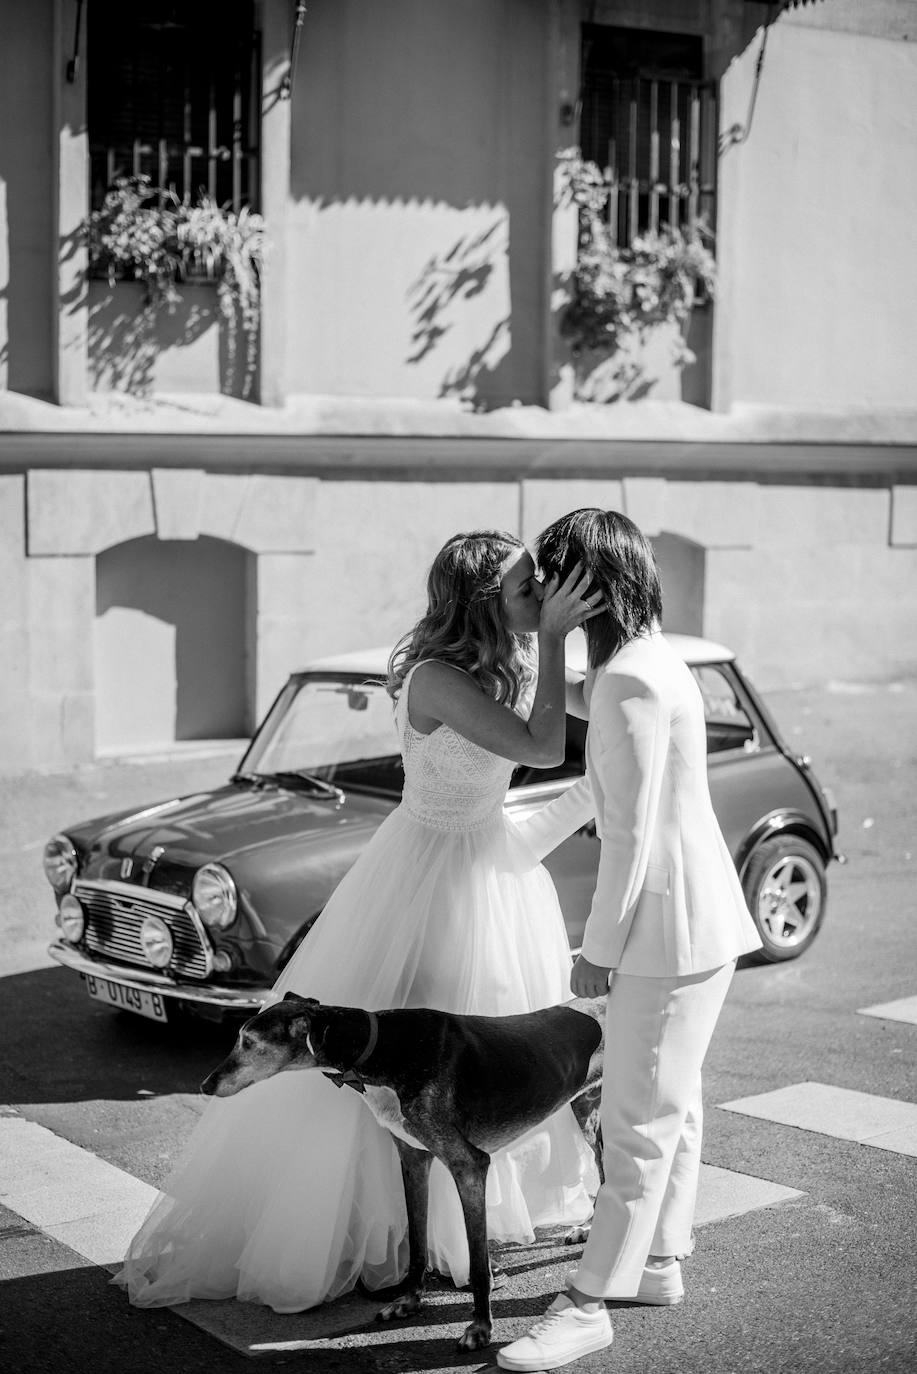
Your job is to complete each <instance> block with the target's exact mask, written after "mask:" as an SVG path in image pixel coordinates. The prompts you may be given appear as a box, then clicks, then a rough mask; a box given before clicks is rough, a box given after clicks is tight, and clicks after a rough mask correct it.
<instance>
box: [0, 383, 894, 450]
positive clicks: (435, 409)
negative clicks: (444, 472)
mask: <svg viewBox="0 0 917 1374" xmlns="http://www.w3.org/2000/svg"><path fill="white" fill-rule="evenodd" d="M42 433H58V434H60V433H67V434H81V433H84V434H99V435H103V434H104V435H111V434H123V435H126V434H138V433H156V434H188V435H192V434H206V435H208V436H211V437H215V436H217V435H227V436H230V435H243V434H248V435H258V436H266V435H272V434H275V435H289V436H292V435H300V436H312V437H318V436H328V437H332V436H333V437H365V438H369V437H375V438H382V437H389V438H394V437H401V438H452V439H515V440H529V441H531V440H541V441H545V440H597V441H604V442H609V441H611V442H623V441H636V442H658V443H689V444H696V443H711V444H723V443H727V444H728V443H758V444H760V443H780V444H787V443H801V444H901V445H911V444H917V409H905V408H900V409H888V408H886V409H881V408H880V409H877V408H870V407H865V406H864V407H851V408H849V409H847V410H844V411H842V412H835V411H798V410H789V409H782V408H775V407H766V406H756V405H737V406H734V407H733V408H732V409H731V410H730V411H729V412H728V413H725V414H714V413H712V412H710V411H706V410H702V409H700V408H699V407H697V406H692V405H687V404H685V403H683V402H678V401H652V400H643V401H638V402H621V403H618V404H615V405H589V404H584V403H577V404H574V405H571V406H570V407H568V408H567V409H564V410H554V411H552V410H546V409H545V408H544V407H542V406H536V405H522V404H513V405H510V406H505V407H503V408H502V409H498V410H492V411H489V412H483V413H482V412H477V411H474V410H472V409H470V408H469V407H468V406H467V405H464V404H463V403H462V402H460V401H457V400H418V399H412V398H410V397H398V396H393V397H361V396H320V395H295V396H290V397H288V398H287V401H286V404H285V405H284V406H282V407H277V408H272V407H267V406H257V405H252V404H249V403H247V402H245V401H239V400H235V399H233V398H232V397H229V396H220V395H213V394H207V395H194V394H188V395H168V394H154V395H153V396H151V397H149V398H141V397H136V396H131V395H128V394H123V393H120V392H96V393H94V394H93V395H92V397H91V398H90V401H89V404H88V405H87V406H85V407H64V406H56V405H52V404H50V403H49V402H47V401H40V400H36V399H35V398H33V397H31V396H25V395H22V394H20V393H16V392H9V391H7V392H0V434H5V435H14V434H42Z"/></svg>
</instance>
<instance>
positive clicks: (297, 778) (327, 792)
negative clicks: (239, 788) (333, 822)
mask: <svg viewBox="0 0 917 1374" xmlns="http://www.w3.org/2000/svg"><path fill="white" fill-rule="evenodd" d="M260 776H262V777H266V778H269V779H270V780H271V781H272V782H274V781H276V782H281V783H282V782H293V783H295V784H296V785H297V786H299V787H306V788H308V790H309V791H310V792H314V793H315V794H316V796H319V797H327V798H328V800H329V801H334V802H337V803H338V805H339V806H340V805H341V804H342V803H343V802H344V800H345V797H344V793H343V792H342V791H341V789H340V788H339V787H335V785H334V783H332V782H325V780H324V778H317V777H316V776H315V774H314V773H307V772H306V770H305V769H304V768H287V769H281V771H280V772H278V773H266V774H261V775H260Z"/></svg>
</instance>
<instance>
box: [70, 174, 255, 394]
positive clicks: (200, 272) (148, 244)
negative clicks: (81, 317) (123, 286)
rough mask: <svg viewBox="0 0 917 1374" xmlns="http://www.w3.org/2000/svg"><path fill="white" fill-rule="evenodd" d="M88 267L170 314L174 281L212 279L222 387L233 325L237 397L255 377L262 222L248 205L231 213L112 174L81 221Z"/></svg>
mask: <svg viewBox="0 0 917 1374" xmlns="http://www.w3.org/2000/svg"><path fill="white" fill-rule="evenodd" d="M86 232H87V240H88V244H89V263H90V270H91V271H92V272H95V273H100V274H103V275H105V276H107V277H108V280H109V282H110V283H113V282H114V281H115V280H116V279H117V277H119V276H123V277H129V278H131V279H132V280H134V281H139V282H142V283H143V284H144V286H145V288H146V292H145V298H146V299H145V303H146V305H147V307H149V308H156V307H158V306H160V305H166V306H167V307H168V308H170V309H172V308H174V306H175V305H176V303H177V301H178V300H179V297H180V292H179V284H180V283H182V282H186V281H188V280H191V279H193V278H195V277H203V278H204V279H206V280H210V281H213V282H215V284H216V288H217V300H218V302H219V307H220V313H221V314H222V316H223V318H224V319H225V321H226V324H227V333H226V340H227V372H228V375H227V378H226V383H227V388H228V389H229V390H231V389H232V385H233V381H234V377H235V372H236V368H237V364H238V354H239V348H238V326H239V325H241V328H242V332H243V335H244V339H245V371H244V376H243V381H242V395H243V396H248V394H249V392H250V390H251V382H252V378H253V377H254V375H255V365H256V361H257V346H258V325H259V321H260V313H261V268H262V266H263V263H264V254H265V248H266V239H265V231H264V220H263V218H262V217H261V215H257V214H254V213H253V212H252V211H251V210H249V209H248V207H247V206H246V207H243V208H242V209H241V210H239V211H234V210H230V209H228V208H226V207H225V206H221V205H218V204H217V202H216V201H215V200H214V199H213V198H212V197H211V196H208V195H206V194H205V193H203V192H202V193H201V195H200V196H199V198H198V200H197V202H196V203H195V204H191V202H190V201H189V200H187V199H185V200H180V199H179V198H178V196H177V195H176V194H175V192H174V191H171V190H167V189H165V188H163V187H158V186H153V185H151V183H150V178H149V177H148V176H137V177H119V178H118V180H117V181H115V183H114V185H113V186H112V187H111V188H110V190H109V191H108V192H107V193H106V196H105V199H104V200H103V202H102V205H101V206H100V208H99V209H98V210H94V211H93V212H92V214H90V215H89V217H88V219H87V220H86Z"/></svg>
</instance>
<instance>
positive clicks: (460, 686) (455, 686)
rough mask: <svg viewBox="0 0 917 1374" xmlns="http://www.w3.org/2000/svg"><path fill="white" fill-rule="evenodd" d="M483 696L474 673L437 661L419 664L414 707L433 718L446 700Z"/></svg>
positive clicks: (413, 686)
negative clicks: (439, 706)
mask: <svg viewBox="0 0 917 1374" xmlns="http://www.w3.org/2000/svg"><path fill="white" fill-rule="evenodd" d="M480 695H481V689H480V687H479V686H478V684H477V683H476V682H475V680H474V678H473V677H472V676H471V674H470V673H466V672H465V670H464V669H463V668H457V667H456V666H455V665H454V664H452V663H443V662H442V661H441V660H440V659H436V658H428V659H424V660H423V661H421V662H420V663H418V664H417V666H416V668H415V669H414V673H413V676H412V678H411V705H412V707H414V708H415V709H417V710H420V711H427V712H429V713H431V714H435V712H436V707H437V706H438V705H439V704H440V703H441V702H443V701H444V700H455V699H456V698H459V699H464V698H466V697H470V698H471V699H475V698H477V697H479V696H480Z"/></svg>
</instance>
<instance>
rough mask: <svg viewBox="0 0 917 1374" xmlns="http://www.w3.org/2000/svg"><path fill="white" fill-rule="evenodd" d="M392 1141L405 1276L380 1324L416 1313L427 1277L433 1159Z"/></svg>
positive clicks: (422, 1151) (410, 1146)
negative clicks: (404, 1231) (404, 1219)
mask: <svg viewBox="0 0 917 1374" xmlns="http://www.w3.org/2000/svg"><path fill="white" fill-rule="evenodd" d="M392 1139H393V1140H394V1142H395V1145H396V1147H397V1150H398V1154H399V1155H400V1157H401V1177H402V1179H403V1180H404V1201H405V1205H406V1206H407V1212H408V1272H407V1276H406V1277H405V1280H404V1291H403V1293H401V1295H400V1296H399V1297H397V1298H396V1299H395V1301H394V1302H392V1303H389V1304H388V1306H387V1307H383V1308H382V1310H381V1311H380V1312H379V1313H377V1320H378V1321H380V1322H387V1321H391V1320H392V1318H393V1317H409V1316H410V1315H411V1313H412V1312H416V1311H417V1310H418V1308H419V1307H420V1304H421V1303H422V1302H423V1290H424V1279H425V1278H426V1273H427V1199H428V1195H429V1188H430V1165H431V1164H432V1163H433V1156H432V1155H431V1154H429V1153H428V1152H427V1151H426V1150H416V1149H414V1147H413V1146H412V1145H408V1144H406V1143H405V1141H403V1140H399V1138H398V1136H393V1137H392Z"/></svg>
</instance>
